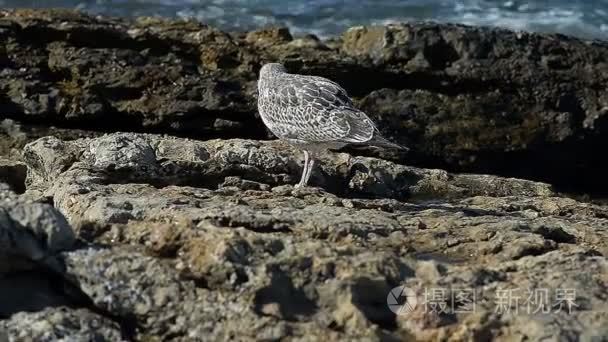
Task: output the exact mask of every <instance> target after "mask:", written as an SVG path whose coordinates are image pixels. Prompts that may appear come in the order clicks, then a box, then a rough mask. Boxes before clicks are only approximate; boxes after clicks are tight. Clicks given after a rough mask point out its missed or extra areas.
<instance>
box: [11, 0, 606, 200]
mask: <svg viewBox="0 0 608 342" xmlns="http://www.w3.org/2000/svg"><path fill="white" fill-rule="evenodd" d="M0 27H1V28H2V37H3V39H4V40H5V41H6V42H7V44H5V45H6V47H4V48H3V50H1V51H0V63H3V64H2V65H3V66H4V68H3V71H2V73H0V91H1V92H2V93H3V94H6V95H4V96H2V97H0V115H3V116H6V117H10V118H12V119H13V120H17V121H19V122H22V123H26V122H27V123H28V124H32V123H36V124H40V125H48V124H49V122H50V123H52V124H56V125H58V126H61V127H72V128H79V129H82V130H84V131H87V130H96V131H105V132H108V131H112V132H113V131H117V130H118V131H125V130H126V131H132V130H138V131H146V132H164V133H172V134H177V135H181V136H190V137H197V138H253V139H265V138H267V137H269V132H268V131H267V130H266V129H265V127H264V126H263V124H262V122H261V120H259V118H258V117H257V114H256V112H257V110H256V104H255V103H256V91H257V89H256V79H257V72H258V70H259V68H260V66H261V65H262V64H263V63H264V62H267V61H282V62H284V63H285V64H286V66H287V68H288V69H289V70H290V71H292V72H298V73H305V74H315V75H319V76H325V77H329V78H331V79H333V80H334V81H337V82H338V83H340V84H342V85H343V86H344V87H345V88H346V89H347V90H348V91H349V93H350V94H351V95H353V96H355V97H356V98H358V100H359V101H358V103H359V105H360V107H361V108H362V109H364V110H365V111H366V112H367V113H368V114H369V115H370V116H371V117H372V118H373V119H375V120H376V121H377V122H378V124H379V128H380V129H381V131H382V132H383V133H384V134H385V135H387V136H388V137H389V138H391V139H393V140H395V141H397V142H400V143H403V144H405V145H408V146H410V147H411V148H412V151H413V152H412V153H411V154H409V155H398V156H395V155H391V154H389V153H386V152H380V153H375V155H376V156H382V157H383V158H385V159H390V160H393V161H397V162H400V163H403V162H407V163H408V164H413V165H418V166H425V167H438V168H442V169H445V168H447V169H450V170H452V171H458V172H462V171H466V172H474V173H493V174H500V175H504V176H510V177H520V178H527V179H535V180H541V181H545V182H550V183H553V184H555V185H558V186H560V190H564V191H574V192H590V193H595V192H600V193H601V192H604V190H603V189H606V188H608V186H607V185H608V184H607V183H606V178H605V177H604V176H603V175H604V174H605V173H606V171H607V170H608V163H607V162H606V160H605V158H602V157H601V156H600V155H598V153H596V151H595V147H596V146H602V145H604V144H605V143H606V141H605V139H606V138H605V137H606V134H605V133H606V132H605V131H606V127H607V126H606V114H607V113H608V102H607V101H608V100H607V99H608V95H607V90H606V89H605V87H604V85H605V84H606V83H607V82H608V72H607V71H606V70H608V67H607V64H606V59H607V56H608V45H606V43H604V42H600V41H596V42H586V41H582V40H578V39H574V38H569V37H564V36H559V35H541V34H532V33H523V32H512V31H508V30H503V29H489V28H476V27H467V26H462V25H440V24H431V23H418V24H398V25H388V26H379V27H376V26H372V27H355V28H352V29H350V30H348V31H347V32H345V33H344V35H343V36H342V37H340V38H338V39H333V40H329V41H326V42H322V41H319V40H318V39H316V38H315V37H312V36H305V37H302V38H296V39H294V38H293V37H292V36H291V34H290V33H289V32H288V31H286V30H285V29H284V28H266V29H260V30H257V31H252V32H248V33H243V34H238V33H233V34H231V33H225V32H221V31H219V30H217V29H214V28H212V27H208V26H206V25H203V24H200V23H196V22H192V21H172V20H163V19H158V18H140V19H136V20H133V21H126V20H119V19H108V18H97V17H91V16H87V15H84V14H80V13H76V12H70V11H57V10H52V11H51V10H40V11H32V10H14V11H2V13H1V14H0ZM91 36H95V37H96V39H94V40H92V39H90V37H91ZM2 61H4V62H2ZM361 80H364V81H361ZM1 146H2V144H0V148H1ZM351 151H353V150H351ZM357 153H360V154H361V153H367V152H364V151H363V152H362V151H358V152H357ZM522 165H525V167H523V166H522Z"/></svg>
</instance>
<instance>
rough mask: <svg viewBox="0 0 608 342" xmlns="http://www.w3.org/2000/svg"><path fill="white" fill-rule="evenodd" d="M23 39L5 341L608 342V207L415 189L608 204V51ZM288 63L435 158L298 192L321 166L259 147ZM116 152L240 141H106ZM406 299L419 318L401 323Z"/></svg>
mask: <svg viewBox="0 0 608 342" xmlns="http://www.w3.org/2000/svg"><path fill="white" fill-rule="evenodd" d="M91 37H95V39H91ZM0 39H1V40H2V41H3V42H5V44H3V45H1V46H0V67H1V68H2V71H0V115H1V116H2V118H5V117H10V118H11V120H4V121H2V123H1V124H0V134H2V138H1V139H0V155H1V156H4V157H7V158H8V159H9V160H11V162H10V163H11V164H10V165H11V166H9V167H8V169H9V170H15V169H18V170H23V167H22V166H21V164H19V162H15V161H16V160H21V161H22V162H24V163H25V164H26V165H27V178H26V180H25V186H26V189H25V190H26V191H25V192H24V193H23V194H19V195H18V194H15V193H14V192H12V191H11V190H10V188H9V186H8V185H6V184H5V183H3V181H4V182H6V180H7V178H6V177H4V178H2V176H0V233H1V234H0V250H1V251H2V254H3V255H2V258H1V259H2V262H1V263H0V264H1V265H0V267H1V269H0V270H1V271H2V272H0V273H1V274H0V290H1V291H0V293H1V294H2V295H1V296H0V297H1V298H0V302H1V303H3V306H2V308H1V310H0V340H2V339H13V340H28V339H30V340H45V339H47V340H56V339H60V338H64V339H70V338H71V339H74V340H88V339H98V340H104V339H105V340H112V341H114V340H120V339H127V340H177V341H192V340H235V339H237V340H239V339H240V340H253V339H256V340H302V341H308V340H310V341H317V340H328V341H334V340H368V341H370V340H371V341H380V340H494V339H502V340H515V339H517V340H537V339H542V338H547V337H549V338H550V339H571V340H593V339H594V338H595V336H604V335H605V334H606V333H607V332H606V328H605V327H606V326H608V317H607V316H606V315H605V312H606V311H608V308H607V301H606V298H608V293H607V292H606V289H607V288H608V278H606V277H605V274H606V273H608V262H607V261H606V257H605V256H606V255H607V254H608V238H607V237H608V236H607V235H608V208H607V207H606V205H605V204H601V203H596V204H592V203H585V202H583V201H582V200H575V199H572V198H568V197H564V196H563V195H562V194H560V193H559V192H558V191H556V190H555V189H554V187H552V186H550V185H548V184H546V183H541V182H535V181H530V180H522V179H516V178H504V177H498V176H492V175H480V174H460V173H453V172H446V171H444V170H441V169H428V168H421V167H412V166H406V165H404V164H405V163H408V164H410V162H412V163H418V164H424V165H438V166H441V167H443V166H449V167H451V168H453V169H468V170H482V171H492V172H496V173H503V174H507V175H523V176H528V177H535V178H541V179H550V180H554V181H555V182H556V184H558V185H560V182H561V184H562V185H563V184H565V183H566V182H563V180H564V179H566V180H567V183H568V184H573V185H575V186H579V185H581V184H585V182H588V184H592V186H593V188H597V189H601V187H602V184H604V183H602V182H605V179H606V178H605V171H606V170H607V169H608V167H607V165H608V164H606V162H605V160H604V159H605V158H603V156H602V155H601V154H600V153H598V149H597V146H601V145H602V144H603V143H605V134H604V133H605V130H606V127H607V126H606V124H605V123H606V122H605V121H606V120H605V116H606V115H605V114H606V113H607V111H606V110H605V108H604V107H607V104H606V98H607V97H606V89H605V84H606V81H607V77H608V76H607V74H606V73H607V71H606V70H608V69H607V68H606V67H605V66H606V55H607V54H608V52H607V51H608V47H607V46H606V44H605V43H601V42H596V43H591V42H583V41H580V40H576V39H571V38H567V37H561V36H547V35H537V34H526V33H513V32H510V31H505V30H498V29H481V28H470V27H464V26H459V25H437V24H415V25H390V26H386V27H367V28H354V29H351V30H349V31H348V32H346V33H345V34H344V36H343V37H342V38H341V39H334V40H332V41H325V42H324V41H319V40H318V39H316V38H315V37H312V36H307V37H302V38H299V37H295V38H294V37H291V35H290V34H289V32H287V31H285V30H281V29H272V28H269V29H263V30H259V31H254V32H250V33H242V34H241V33H234V34H230V33H224V32H221V31H219V30H216V29H214V28H211V27H208V26H205V25H201V24H198V23H195V22H187V21H172V20H163V19H156V18H139V19H136V20H134V21H130V22H128V21H124V20H118V19H108V18H93V17H90V16H86V15H82V14H78V13H75V12H67V11H54V10H51V11H31V10H18V11H0ZM277 60H278V61H282V62H284V63H285V64H286V65H287V66H288V68H289V69H290V70H292V71H295V72H302V73H312V74H317V75H321V76H326V77H330V78H332V79H334V80H336V81H338V82H340V83H341V84H343V85H344V86H345V87H346V88H347V89H348V90H349V91H350V92H351V94H353V95H355V96H356V97H360V98H361V99H360V105H361V107H362V108H363V109H365V110H366V111H367V112H369V114H370V116H372V117H374V118H375V119H376V120H377V121H378V122H379V123H380V128H381V130H383V132H384V133H386V134H387V135H388V136H390V137H392V138H393V139H395V140H397V141H399V142H402V143H406V144H408V145H410V147H412V150H413V153H412V154H410V155H389V154H388V153H387V152H377V151H358V152H360V153H362V154H367V155H372V156H376V157H377V156H380V157H382V158H383V159H379V158H376V157H369V156H368V157H361V156H353V155H349V154H345V153H330V154H327V155H324V156H323V157H322V158H321V160H320V163H319V164H320V167H318V168H315V170H314V171H313V175H312V179H311V184H313V185H315V186H317V187H308V188H304V189H294V187H293V186H292V185H291V184H294V183H295V182H296V181H297V179H298V178H299V176H300V173H301V163H300V158H302V156H301V154H300V153H298V152H297V151H296V150H294V149H293V148H291V147H289V146H287V145H284V144H283V143H281V142H278V141H266V142H264V141H257V140H247V139H244V138H266V137H267V132H266V131H265V128H264V127H263V125H262V123H261V121H260V120H259V119H257V118H256V116H255V92H256V87H255V79H256V72H257V70H258V69H259V67H260V65H261V64H262V63H263V62H266V61H277ZM361 80H364V81H363V82H362V81H361ZM50 125H57V126H59V128H55V127H50ZM61 127H63V128H61ZM74 128H78V129H74ZM117 129H120V130H129V131H133V130H138V131H152V132H165V133H177V134H182V135H189V136H196V137H204V138H210V137H222V138H228V137H239V138H241V139H229V140H207V141H196V140H189V139H184V138H176V137H168V136H161V135H153V134H136V133H114V134H108V135H101V134H102V133H103V131H108V130H111V131H114V130H117ZM45 135H51V136H48V137H43V138H41V139H38V138H39V137H41V136H45ZM4 137H6V138H7V139H4ZM35 139H38V140H36V141H33V140H35ZM32 141H33V142H32ZM28 142H29V143H28ZM26 143H27V145H25V144H26ZM24 145H25V147H24ZM499 160H502V162H501V163H498V161H499ZM5 169H7V168H6V166H5ZM22 176H23V173H21V176H20V177H21V178H19V182H17V183H19V184H22V181H23V177H22ZM10 182H11V185H12V187H13V189H15V182H13V181H10ZM559 189H560V188H559V187H558V190H559ZM15 190H17V191H18V192H20V191H19V189H15ZM21 190H23V189H21ZM579 190H580V189H579ZM32 200H38V201H34V202H33V201H32ZM46 203H53V206H55V207H56V209H54V208H53V207H52V206H51V205H49V204H46ZM59 212H61V214H60V213H59ZM66 219H67V222H66ZM76 238H79V239H80V240H81V241H80V242H79V243H77V242H76ZM398 286H405V288H407V289H408V291H407V294H412V293H413V294H414V297H413V298H416V303H414V304H415V305H410V307H407V308H406V310H403V309H404V307H401V311H399V314H395V313H394V312H393V311H391V307H389V305H388V304H391V302H390V300H391V297H390V296H391V293H393V292H392V290H393V289H395V288H396V287H398ZM397 290H399V289H397ZM528 290H532V291H536V292H538V291H540V293H541V294H544V293H545V291H546V294H547V298H542V299H545V300H546V301H547V302H546V303H544V304H546V305H544V306H542V305H541V306H539V305H538V304H543V303H538V302H530V301H529V300H528V301H527V302H526V299H528V295H529V293H527V292H526V291H528ZM467 291H468V292H467ZM509 291H511V292H509ZM536 292H535V293H534V294H537V293H536ZM399 293H401V292H397V294H399ZM468 295H473V297H472V298H473V301H472V302H471V301H470V299H471V297H469V296H468ZM509 296H510V297H509ZM400 299H403V298H400ZM560 299H561V301H560ZM564 299H568V300H569V302H568V303H565V302H564ZM504 300H508V302H504ZM534 300H536V301H538V298H536V297H535V298H534ZM400 303H402V302H400ZM408 303H410V302H409V301H408ZM410 304H412V303H410ZM471 304H474V307H473V310H471V307H470V305H471ZM558 304H561V305H558ZM564 305H570V306H564ZM392 309H393V310H395V307H392ZM542 309H545V311H546V312H543V311H542ZM547 309H548V311H547ZM535 310H536V311H535ZM538 310H541V311H540V312H539V311H538Z"/></svg>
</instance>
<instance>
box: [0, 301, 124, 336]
mask: <svg viewBox="0 0 608 342" xmlns="http://www.w3.org/2000/svg"><path fill="white" fill-rule="evenodd" d="M0 330H3V331H4V334H5V337H4V338H5V339H3V337H2V332H0V341H28V342H29V341H32V342H33V341H125V339H123V337H122V334H121V331H120V327H119V326H118V325H117V324H116V323H114V322H112V321H111V320H109V319H107V318H104V317H102V316H99V315H96V314H94V313H91V312H90V311H87V310H84V309H78V310H74V309H68V308H49V309H44V310H42V311H39V312H32V313H29V312H20V313H17V314H15V315H13V316H12V317H11V318H10V319H8V320H6V321H1V322H0Z"/></svg>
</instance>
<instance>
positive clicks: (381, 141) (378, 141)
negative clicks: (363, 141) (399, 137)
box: [367, 135, 410, 151]
mask: <svg viewBox="0 0 608 342" xmlns="http://www.w3.org/2000/svg"><path fill="white" fill-rule="evenodd" d="M367 143H368V144H370V145H372V146H378V147H389V148H394V149H398V150H402V151H409V150H410V149H409V148H407V147H405V146H403V145H399V144H395V143H394V142H391V141H388V140H387V139H385V138H383V137H382V136H380V135H375V136H374V137H373V138H372V140H370V141H368V142H367Z"/></svg>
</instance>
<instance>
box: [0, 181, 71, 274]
mask: <svg viewBox="0 0 608 342" xmlns="http://www.w3.org/2000/svg"><path fill="white" fill-rule="evenodd" d="M0 232H1V233H0V250H1V251H2V255H3V258H2V263H1V265H0V271H1V272H9V271H17V270H19V269H21V268H24V269H29V268H31V266H25V265H33V264H42V265H45V266H47V267H53V268H56V267H57V265H58V261H57V260H56V259H55V257H56V256H57V254H58V253H59V252H61V251H63V250H67V249H70V248H71V247H72V246H73V245H74V243H75V240H76V237H75V235H74V232H73V231H72V228H71V227H70V226H69V224H68V222H67V221H66V219H65V218H64V217H63V215H61V213H59V212H58V211H57V210H56V209H55V208H53V207H52V206H51V205H48V204H43V203H28V202H22V201H20V200H19V199H18V198H17V197H16V196H14V195H11V194H10V193H3V194H2V197H1V198H0Z"/></svg>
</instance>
